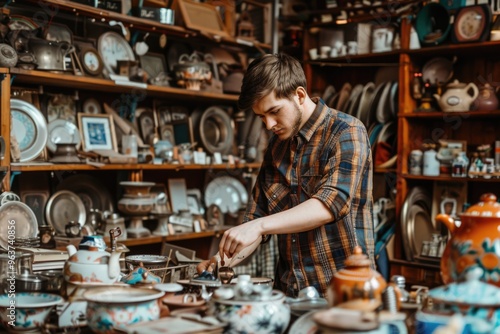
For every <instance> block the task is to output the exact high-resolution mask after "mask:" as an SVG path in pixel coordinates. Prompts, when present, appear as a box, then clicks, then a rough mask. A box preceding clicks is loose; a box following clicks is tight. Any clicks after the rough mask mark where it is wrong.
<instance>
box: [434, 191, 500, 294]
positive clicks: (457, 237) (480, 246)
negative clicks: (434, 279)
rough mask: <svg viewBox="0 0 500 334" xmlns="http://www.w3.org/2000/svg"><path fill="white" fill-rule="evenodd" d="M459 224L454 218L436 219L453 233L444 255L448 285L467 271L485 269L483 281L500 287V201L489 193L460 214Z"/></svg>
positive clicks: (438, 217)
mask: <svg viewBox="0 0 500 334" xmlns="http://www.w3.org/2000/svg"><path fill="white" fill-rule="evenodd" d="M459 216H460V218H461V224H460V227H457V226H456V225H455V221H454V220H453V218H452V217H450V216H448V215H445V214H439V215H437V216H436V221H437V222H440V223H443V224H444V225H446V226H447V227H448V229H449V230H450V232H451V239H450V240H449V241H448V243H447V245H446V248H445V250H444V252H443V256H442V257H441V276H442V278H443V282H444V283H445V284H448V283H450V282H454V281H463V280H464V279H465V275H466V274H467V272H469V271H471V270H474V269H476V268H481V269H483V275H482V277H480V280H481V281H484V282H487V283H491V284H494V285H496V286H498V287H500V203H497V197H496V196H495V195H494V194H491V193H488V194H484V195H482V196H481V201H480V202H479V203H477V204H475V205H473V206H471V207H470V208H469V209H468V210H467V211H466V212H464V213H462V214H460V215H459Z"/></svg>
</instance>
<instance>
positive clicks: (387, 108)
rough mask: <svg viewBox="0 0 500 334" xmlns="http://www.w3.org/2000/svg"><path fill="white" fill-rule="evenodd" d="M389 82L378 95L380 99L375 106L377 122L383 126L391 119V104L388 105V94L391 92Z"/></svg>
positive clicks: (390, 83)
mask: <svg viewBox="0 0 500 334" xmlns="http://www.w3.org/2000/svg"><path fill="white" fill-rule="evenodd" d="M391 85H392V82H391V81H387V82H386V83H385V85H384V89H383V90H382V94H381V95H380V99H379V100H378V104H377V121H379V123H382V124H384V123H385V122H388V121H390V120H391V118H392V112H391V104H390V97H391V95H390V92H391Z"/></svg>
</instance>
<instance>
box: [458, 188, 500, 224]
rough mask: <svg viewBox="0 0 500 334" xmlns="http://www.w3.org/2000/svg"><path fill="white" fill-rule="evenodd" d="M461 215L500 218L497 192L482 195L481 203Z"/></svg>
mask: <svg viewBox="0 0 500 334" xmlns="http://www.w3.org/2000/svg"><path fill="white" fill-rule="evenodd" d="M461 216H463V217H485V218H489V217H492V218H500V203H498V202H497V197H496V196H495V194H492V193H486V194H483V195H482V196H481V198H480V202H479V203H477V204H474V205H472V206H471V207H469V209H467V211H465V212H464V213H462V214H461Z"/></svg>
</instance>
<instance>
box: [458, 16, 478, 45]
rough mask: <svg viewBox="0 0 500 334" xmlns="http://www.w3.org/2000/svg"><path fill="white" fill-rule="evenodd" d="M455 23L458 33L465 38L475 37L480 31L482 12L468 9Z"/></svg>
mask: <svg viewBox="0 0 500 334" xmlns="http://www.w3.org/2000/svg"><path fill="white" fill-rule="evenodd" d="M457 24H458V29H459V31H460V35H462V36H463V37H465V38H467V39H471V38H477V37H478V35H479V34H480V33H481V31H482V26H483V25H484V18H483V15H482V13H478V12H476V11H470V12H467V13H465V14H464V15H462V16H461V17H460V20H459V21H458V22H457Z"/></svg>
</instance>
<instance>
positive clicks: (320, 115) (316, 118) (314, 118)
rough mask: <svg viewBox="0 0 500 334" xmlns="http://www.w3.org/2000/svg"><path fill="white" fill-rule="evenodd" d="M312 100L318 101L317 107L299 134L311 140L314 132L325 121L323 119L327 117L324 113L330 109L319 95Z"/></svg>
mask: <svg viewBox="0 0 500 334" xmlns="http://www.w3.org/2000/svg"><path fill="white" fill-rule="evenodd" d="M311 100H313V102H314V103H316V108H315V109H314V111H313V113H312V114H311V117H309V119H308V120H307V122H306V123H305V124H304V126H303V127H302V128H301V129H300V130H299V134H300V135H301V136H302V137H303V138H304V139H305V140H306V141H309V140H311V138H312V136H313V134H314V133H315V132H316V130H317V129H318V128H319V126H320V125H321V123H322V122H323V119H324V118H325V114H324V111H325V109H328V106H327V105H326V104H325V102H324V101H323V100H322V99H320V98H319V97H313V98H311Z"/></svg>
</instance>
